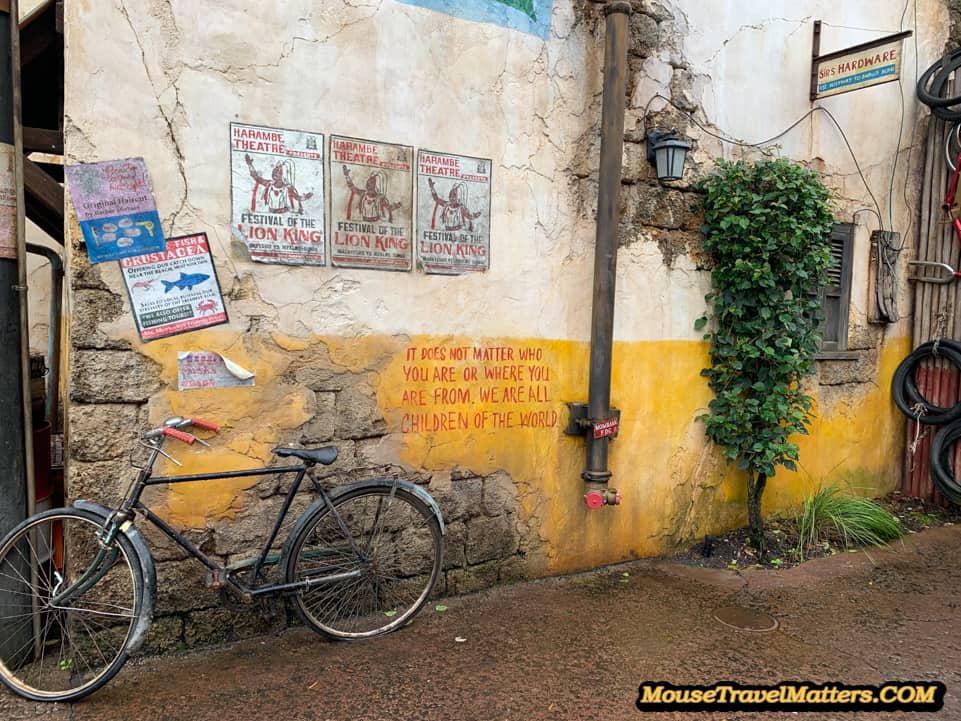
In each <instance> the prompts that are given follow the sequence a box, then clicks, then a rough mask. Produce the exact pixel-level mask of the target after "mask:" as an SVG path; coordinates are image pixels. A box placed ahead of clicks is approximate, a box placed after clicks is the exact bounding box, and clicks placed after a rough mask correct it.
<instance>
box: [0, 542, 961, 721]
mask: <svg viewBox="0 0 961 721" xmlns="http://www.w3.org/2000/svg"><path fill="white" fill-rule="evenodd" d="M959 602H961V527H945V528H939V529H934V530H930V531H925V532H923V533H920V534H917V535H912V536H909V537H908V538H907V539H905V541H904V542H903V543H901V542H898V543H897V544H895V545H894V546H893V547H892V550H872V551H870V552H869V553H847V554H842V555H838V556H834V557H832V558H825V559H818V560H814V561H809V562H808V563H805V564H803V565H802V566H799V567H797V568H793V569H788V570H780V571H771V570H752V569H749V570H746V571H741V572H739V573H735V572H731V571H726V570H708V569H698V568H692V567H689V566H682V565H677V564H672V563H667V562H663V561H640V562H636V563H631V564H625V565H622V566H616V567H611V568H606V569H602V570H599V571H595V572H591V573H586V574H580V575H576V576H569V577H564V578H554V579H546V580H541V581H535V582H531V583H524V584H517V585H514V586H509V587H501V588H497V589H493V590H491V591H487V592H484V593H480V594H474V595H470V596H462V597H457V598H449V599H443V600H442V601H440V603H441V604H443V606H446V608H447V610H446V611H439V610H437V609H436V606H437V604H436V603H435V604H431V605H430V606H429V607H428V608H427V609H425V611H424V612H423V613H422V614H421V615H420V616H419V617H418V618H417V619H416V620H415V621H414V623H413V624H412V625H410V626H409V627H407V628H405V629H403V630H402V631H400V632H398V633H396V634H394V635H391V636H388V637H384V638H382V639H376V640H373V641H366V642H361V643H349V644H348V643H331V642H327V641H324V640H323V639H321V638H319V637H317V636H315V635H313V634H311V633H310V632H308V631H306V630H304V629H290V630H288V631H285V632H284V633H281V634H279V635H273V636H262V637H258V638H254V639H250V640H247V641H243V642H239V643H235V644H232V645H230V646H222V647H216V648H208V649H204V650H200V651H194V652H190V653H184V654H177V655H170V656H164V657H152V658H146V659H139V660H137V661H135V662H131V663H128V664H127V666H125V667H124V668H123V670H121V672H120V673H119V674H118V676H117V677H115V678H114V680H113V681H111V682H110V683H109V684H107V686H106V687H104V688H103V689H102V690H100V691H99V692H97V693H96V694H94V695H93V696H91V697H90V698H88V699H86V700H84V701H81V702H78V703H76V704H72V705H64V704H35V703H30V702H26V701H23V700H20V699H18V698H16V697H14V696H13V695H11V694H9V693H6V692H4V691H0V720H2V721H23V720H25V719H50V720H51V721H60V720H69V721H94V720H96V721H113V720H114V719H117V720H121V719H122V720H131V721H134V720H137V721H139V720H148V719H150V720H153V719H157V720H161V719H163V720H164V721H167V720H171V721H172V720H178V721H179V720H181V719H185V720H187V719H189V720H190V721H208V720H211V721H212V720H214V719H217V720H218V721H220V720H225V721H226V720H229V721H239V720H245V719H270V720H271V721H326V720H331V721H341V720H348V719H349V720H351V721H356V720H365V721H366V720H370V721H374V720H377V719H403V720H407V719H411V720H414V719H432V720H433V719H438V720H440V719H443V720H447V719H451V720H455V721H473V720H474V719H476V720H478V721H481V720H483V721H494V720H506V719H517V720H523V721H534V720H537V719H556V720H567V719H572V720H573V719H576V720H579V721H580V720H583V721H587V720H589V719H598V720H603V721H618V720H620V719H639V718H646V719H688V718H697V719H704V720H705V721H719V720H720V719H730V720H734V719H759V718H763V719H765V720H766V719H804V720H805V721H806V720H807V719H811V720H815V719H818V720H819V719H847V720H851V721H857V720H858V719H867V718H879V719H892V720H893V719H900V718H904V719H907V718H910V719H923V718H938V719H959V718H961V663H959V658H961V654H959V650H961V610H959V605H958V604H959ZM724 609H747V610H748V611H754V612H758V613H744V612H743V611H737V610H734V611H730V610H724ZM719 612H720V613H719ZM764 614H766V616H769V617H770V619H773V620H774V621H775V622H776V624H771V623H770V621H769V620H765V616H764ZM718 615H720V619H719V618H718V617H717V616H718ZM741 620H744V621H745V622H746V623H745V625H749V626H750V625H752V624H753V625H754V626H756V627H757V628H762V629H763V628H769V627H770V626H771V625H776V628H775V629H774V630H771V631H767V632H761V631H743V630H738V629H737V628H735V626H737V625H738V624H739V622H740V621H741ZM783 680H800V681H811V682H815V683H818V682H820V683H825V682H837V683H845V684H857V683H868V684H880V683H883V682H885V681H889V680H901V681H905V680H910V681H935V680H939V681H943V682H944V683H945V684H946V686H947V695H946V697H945V706H944V708H943V709H942V711H941V712H940V713H938V714H928V713H902V712H898V713H880V712H878V713H873V712H855V713H840V712H831V713H827V712H803V713H791V712H765V713H760V712H756V711H755V712H747V711H726V712H711V713H699V714H695V713H691V712H674V713H670V712H661V713H650V712H648V713H641V712H639V711H638V710H637V709H636V708H635V706H634V702H635V700H636V699H637V689H638V685H639V684H640V683H641V682H643V681H668V682H671V683H673V684H712V683H716V682H719V681H735V682H739V683H742V684H752V683H757V684H772V683H776V682H778V681H783Z"/></svg>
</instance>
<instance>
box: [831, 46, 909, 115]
mask: <svg viewBox="0 0 961 721" xmlns="http://www.w3.org/2000/svg"><path fill="white" fill-rule="evenodd" d="M908 34H909V33H908ZM903 42H904V34H903V33H902V34H899V35H893V36H891V37H890V38H887V39H882V40H879V41H875V42H873V43H870V45H871V47H865V46H863V45H859V46H856V47H853V48H848V49H846V50H839V51H837V52H834V53H829V54H827V55H822V56H820V57H818V58H815V60H814V70H815V73H816V78H817V85H816V92H815V93H814V97H812V100H814V99H817V98H826V97H829V96H831V95H839V94H841V93H847V92H850V91H852V90H860V89H861V88H867V87H870V86H872V85H880V84H881V83H888V82H891V81H892V80H897V79H898V77H899V76H900V74H901V56H902V44H903Z"/></svg>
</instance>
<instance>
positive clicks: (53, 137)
mask: <svg viewBox="0 0 961 721" xmlns="http://www.w3.org/2000/svg"><path fill="white" fill-rule="evenodd" d="M23 152H25V153H49V154H50V155H63V133H62V132H61V131H59V130H48V129H47V128H28V127H24V129H23Z"/></svg>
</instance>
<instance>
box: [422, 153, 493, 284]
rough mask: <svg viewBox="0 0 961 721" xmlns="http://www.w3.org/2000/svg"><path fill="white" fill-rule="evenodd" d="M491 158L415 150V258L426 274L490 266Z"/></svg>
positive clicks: (467, 270)
mask: <svg viewBox="0 0 961 721" xmlns="http://www.w3.org/2000/svg"><path fill="white" fill-rule="evenodd" d="M490 206H491V161H490V160H486V159H483V158H472V157H469V156H466V155H450V154H448V153H437V152H434V151H432V150H419V151H418V152H417V260H418V262H419V263H420V265H421V266H422V267H423V268H424V271H425V272H427V273H443V274H446V275H456V274H459V273H468V272H476V271H485V270H487V269H488V268H490Z"/></svg>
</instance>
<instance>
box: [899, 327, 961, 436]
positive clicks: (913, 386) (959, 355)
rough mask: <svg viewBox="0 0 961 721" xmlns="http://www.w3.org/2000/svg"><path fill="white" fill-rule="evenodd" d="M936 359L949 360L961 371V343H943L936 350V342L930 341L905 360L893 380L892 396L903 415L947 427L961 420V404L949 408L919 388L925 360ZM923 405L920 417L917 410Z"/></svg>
mask: <svg viewBox="0 0 961 721" xmlns="http://www.w3.org/2000/svg"><path fill="white" fill-rule="evenodd" d="M936 357H937V358H941V357H943V358H945V359H947V360H948V361H950V362H951V363H952V364H953V365H954V366H955V367H956V368H957V369H958V371H959V372H961V344H959V343H958V342H957V341H953V340H941V341H940V342H939V343H938V345H937V350H935V342H934V341H928V342H927V343H922V344H921V345H919V346H918V347H917V348H915V349H914V351H913V352H912V353H910V354H909V355H908V356H907V357H906V358H905V359H904V360H903V361H901V363H900V364H899V365H898V367H897V368H896V369H895V371H894V376H893V377H892V379H891V395H892V396H893V397H894V402H895V403H896V404H897V406H898V408H900V409H901V412H902V413H904V414H905V415H906V416H908V417H909V418H912V419H917V420H918V421H919V422H921V423H924V424H926V425H945V424H947V423H951V422H952V421H955V420H957V419H959V418H961V402H958V403H956V404H955V405H953V406H950V407H946V408H945V407H942V406H938V405H937V404H936V403H934V402H933V401H931V400H929V399H927V398H925V397H924V396H923V395H922V393H921V391H920V390H919V389H918V383H917V372H918V369H919V368H920V366H921V364H922V363H923V362H924V361H925V360H927V359H929V358H936ZM919 404H920V406H922V408H920V415H919V413H918V410H916V409H917V408H918V405H919Z"/></svg>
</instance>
